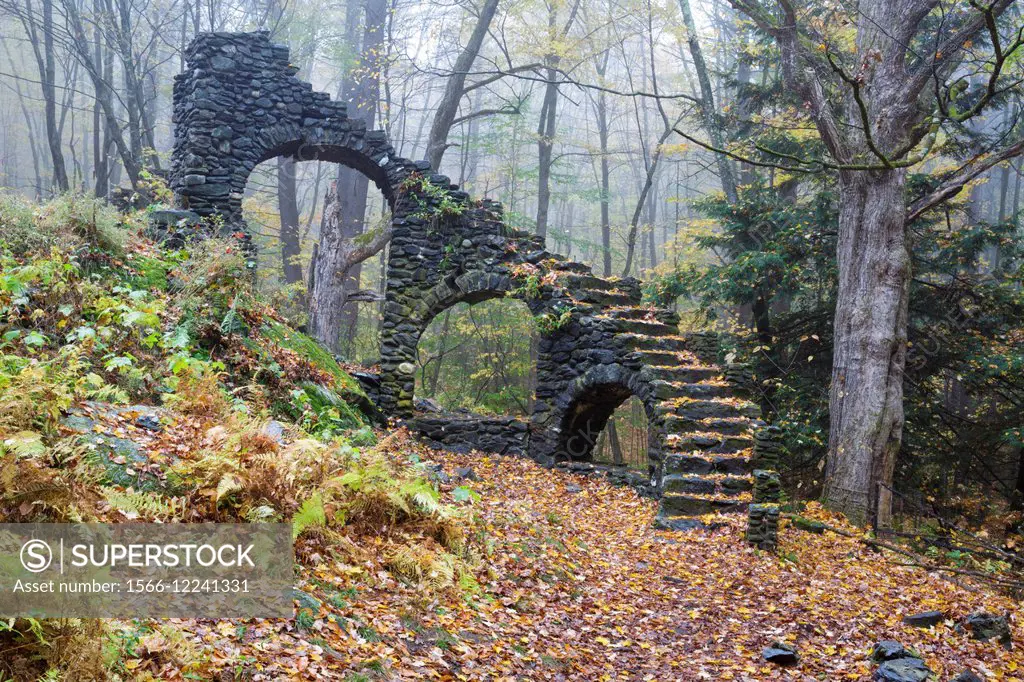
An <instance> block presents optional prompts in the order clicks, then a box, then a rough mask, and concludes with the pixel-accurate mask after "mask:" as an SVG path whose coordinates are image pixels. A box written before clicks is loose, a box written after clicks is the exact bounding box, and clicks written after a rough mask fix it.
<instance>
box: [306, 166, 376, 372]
mask: <svg viewBox="0 0 1024 682" xmlns="http://www.w3.org/2000/svg"><path fill="white" fill-rule="evenodd" d="M343 211H344V209H343V202H342V201H341V199H340V197H339V192H338V185H337V183H332V184H331V188H330V189H329V190H327V196H325V197H324V215H323V223H322V225H321V228H320V235H321V236H320V243H319V244H318V245H317V247H316V249H315V250H314V257H313V262H312V264H311V266H310V287H309V291H310V296H309V332H310V334H311V335H312V336H313V337H314V338H316V339H317V340H318V341H320V342H321V343H322V344H324V345H325V346H327V348H329V349H330V350H331V351H332V352H335V353H337V352H339V350H340V349H341V334H340V332H341V331H342V330H341V328H340V325H339V324H338V323H339V320H341V316H342V311H343V310H344V309H345V304H346V303H348V302H349V301H350V300H375V299H376V298H377V296H376V294H375V292H373V293H371V292H366V291H362V290H350V289H347V288H346V287H345V286H344V284H345V282H346V281H347V280H348V279H349V277H350V272H351V270H352V268H353V267H356V266H358V265H359V264H361V263H362V262H363V261H365V260H366V259H367V258H370V257H371V256H373V255H375V254H377V253H380V251H381V250H382V249H383V248H384V247H385V246H386V245H387V243H388V242H389V241H390V240H391V224H390V223H388V224H386V225H384V226H381V227H380V228H378V229H377V230H375V231H374V232H373V233H372V234H368V235H363V238H362V239H359V240H353V239H349V238H346V237H345V236H344V234H343V230H342V229H341V226H340V225H339V223H340V221H341V219H342V215H343Z"/></svg>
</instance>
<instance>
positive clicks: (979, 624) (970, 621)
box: [967, 611, 1013, 649]
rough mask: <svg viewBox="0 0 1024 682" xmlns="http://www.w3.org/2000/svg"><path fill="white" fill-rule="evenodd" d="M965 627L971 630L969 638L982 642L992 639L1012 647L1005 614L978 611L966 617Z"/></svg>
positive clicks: (1008, 624) (1007, 647)
mask: <svg viewBox="0 0 1024 682" xmlns="http://www.w3.org/2000/svg"><path fill="white" fill-rule="evenodd" d="M967 628H968V629H969V630H970V632H971V639H977V640H980V641H982V642H987V641H988V640H990V639H994V640H997V641H998V642H999V643H1000V644H1002V645H1003V647H1004V648H1006V649H1010V648H1012V647H1013V640H1012V637H1011V634H1010V622H1009V621H1008V620H1007V619H1006V616H996V615H994V614H991V613H987V612H985V611H978V612H976V613H972V614H971V615H970V616H968V617H967Z"/></svg>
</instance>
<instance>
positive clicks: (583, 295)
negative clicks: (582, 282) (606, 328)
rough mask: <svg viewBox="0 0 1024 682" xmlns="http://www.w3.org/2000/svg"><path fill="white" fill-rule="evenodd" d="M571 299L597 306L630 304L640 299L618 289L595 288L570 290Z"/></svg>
mask: <svg viewBox="0 0 1024 682" xmlns="http://www.w3.org/2000/svg"><path fill="white" fill-rule="evenodd" d="M569 293H570V294H571V296H572V297H573V299H574V300H575V301H577V302H579V303H588V304H590V305H597V306H602V307H606V306H616V305H632V304H634V303H639V302H640V299H639V298H638V297H636V296H633V295H631V294H627V293H623V292H619V291H600V290H597V289H582V290H571V291H570V292H569Z"/></svg>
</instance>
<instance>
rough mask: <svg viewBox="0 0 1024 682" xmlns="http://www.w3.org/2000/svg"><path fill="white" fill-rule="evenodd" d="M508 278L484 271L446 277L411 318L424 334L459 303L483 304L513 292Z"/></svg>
mask: <svg viewBox="0 0 1024 682" xmlns="http://www.w3.org/2000/svg"><path fill="white" fill-rule="evenodd" d="M513 290H514V287H513V283H512V278H511V277H509V276H508V275H504V274H501V273H495V272H486V271H484V270H468V271H466V272H463V273H460V274H453V275H450V276H448V277H445V278H444V279H443V280H441V281H440V282H439V283H438V284H436V285H435V286H434V287H433V288H432V289H431V290H430V291H429V292H427V294H426V296H424V297H423V298H422V299H420V300H419V301H418V302H417V303H416V305H415V307H414V308H413V311H412V315H411V318H412V320H414V321H415V322H416V323H418V324H419V325H420V326H421V333H422V330H423V329H426V326H427V325H428V324H430V321H431V320H433V319H434V318H435V317H437V316H438V315H439V314H440V313H442V312H444V311H445V310H447V309H448V308H451V307H452V306H454V305H456V304H458V303H470V304H473V303H480V302H482V301H486V300H489V299H492V298H503V297H505V296H508V295H509V292H511V291H513Z"/></svg>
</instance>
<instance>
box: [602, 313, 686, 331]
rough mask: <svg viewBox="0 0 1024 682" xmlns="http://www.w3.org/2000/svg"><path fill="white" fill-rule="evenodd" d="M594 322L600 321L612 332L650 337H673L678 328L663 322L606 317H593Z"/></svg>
mask: <svg viewBox="0 0 1024 682" xmlns="http://www.w3.org/2000/svg"><path fill="white" fill-rule="evenodd" d="M594 319H595V320H598V321H600V322H601V323H602V324H603V325H604V326H605V327H606V328H607V329H611V330H612V331H614V332H617V333H621V332H627V333H629V334H648V335H651V336H658V335H662V336H675V335H676V334H678V333H679V328H678V327H677V326H675V325H673V324H665V323H664V322H648V321H647V320H629V319H626V320H623V319H618V318H615V317H608V316H607V315H595V316H594Z"/></svg>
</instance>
